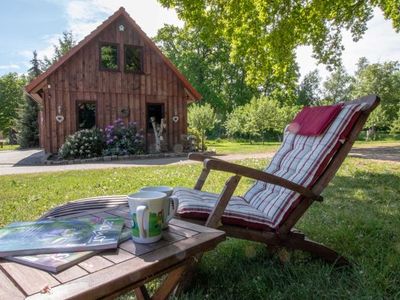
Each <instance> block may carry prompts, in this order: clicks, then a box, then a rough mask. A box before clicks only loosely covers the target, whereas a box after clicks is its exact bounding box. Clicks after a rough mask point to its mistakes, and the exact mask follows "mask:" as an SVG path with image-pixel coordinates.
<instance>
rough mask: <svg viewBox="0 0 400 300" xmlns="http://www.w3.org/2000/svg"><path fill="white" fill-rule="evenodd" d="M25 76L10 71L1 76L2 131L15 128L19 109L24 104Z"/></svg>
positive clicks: (0, 122)
mask: <svg viewBox="0 0 400 300" xmlns="http://www.w3.org/2000/svg"><path fill="white" fill-rule="evenodd" d="M25 84H26V79H25V77H24V76H18V74H17V73H8V74H5V75H3V76H1V77H0V131H2V132H6V131H11V130H13V127H14V125H15V122H16V119H17V118H18V109H19V108H20V107H21V105H22V104H23V90H22V89H23V87H24V85H25Z"/></svg>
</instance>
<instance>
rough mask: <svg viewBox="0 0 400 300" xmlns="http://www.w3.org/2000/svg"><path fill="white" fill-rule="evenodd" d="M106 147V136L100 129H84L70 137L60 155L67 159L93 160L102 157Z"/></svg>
mask: <svg viewBox="0 0 400 300" xmlns="http://www.w3.org/2000/svg"><path fill="white" fill-rule="evenodd" d="M104 146H105V142H104V135H103V132H102V131H101V130H100V129H97V128H95V129H83V130H80V131H77V132H75V133H74V134H72V135H70V136H68V137H67V139H66V141H65V143H64V145H62V146H61V148H60V150H59V151H58V153H59V155H60V157H62V158H66V159H71V158H91V157H96V156H101V155H102V152H103V149H104Z"/></svg>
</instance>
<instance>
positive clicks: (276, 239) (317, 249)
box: [182, 95, 380, 265]
mask: <svg viewBox="0 0 400 300" xmlns="http://www.w3.org/2000/svg"><path fill="white" fill-rule="evenodd" d="M379 102H380V99H379V97H377V96H376V95H370V96H365V97H362V98H360V99H358V100H354V101H351V102H347V103H346V104H345V105H349V104H355V103H365V104H366V105H365V107H364V108H363V109H362V111H361V114H360V116H359V117H358V119H357V121H356V122H355V124H354V125H353V127H352V129H351V131H350V133H349V136H348V138H347V139H346V141H345V142H344V143H343V144H342V145H341V146H340V148H339V149H338V151H337V152H336V153H335V155H334V156H333V157H332V159H331V161H330V162H329V164H328V166H327V167H326V169H325V170H324V172H323V173H322V175H321V176H320V177H319V179H318V180H317V182H316V183H315V184H314V185H313V187H312V188H311V189H307V188H305V187H303V186H301V185H298V184H296V183H294V182H291V181H289V180H286V179H284V178H280V177H278V176H275V175H273V174H268V173H266V172H263V171H259V170H256V169H252V168H248V167H245V166H241V165H237V164H233V163H229V162H226V161H223V160H220V159H216V158H210V157H209V156H204V155H202V154H199V153H191V154H189V159H191V160H196V161H200V162H203V170H202V172H201V174H200V176H199V178H198V180H197V182H196V185H195V187H194V189H196V190H201V189H202V187H203V185H204V183H205V181H206V179H207V176H208V174H209V173H210V171H211V170H218V171H225V172H229V173H233V174H234V175H233V176H232V177H230V178H229V179H228V180H227V181H226V183H225V186H224V188H223V190H222V192H221V194H220V196H219V198H218V200H217V203H216V205H215V207H214V209H213V210H212V212H211V213H210V215H209V217H208V219H207V220H206V221H205V222H204V221H199V220H194V219H189V218H182V219H184V220H186V221H190V222H194V223H200V224H205V225H206V226H209V227H213V228H219V229H222V230H224V231H225V232H226V234H227V236H231V237H235V238H240V239H246V240H251V241H257V242H261V243H265V244H267V245H270V246H272V247H274V248H276V247H278V248H279V247H285V248H290V249H299V250H303V251H306V252H310V253H311V254H312V255H314V256H317V257H320V258H323V259H325V260H326V261H328V262H330V263H334V264H336V265H347V264H349V262H348V260H347V259H346V258H344V257H342V256H341V255H340V254H338V253H337V252H336V251H334V250H332V249H330V248H328V247H326V246H324V245H322V244H319V243H317V242H314V241H312V240H309V239H307V238H306V236H305V235H304V234H303V233H301V232H299V231H298V230H296V229H294V226H295V224H296V223H297V222H298V220H299V219H300V218H301V217H302V216H303V214H304V213H305V212H306V210H307V209H308V208H309V207H310V205H311V204H312V203H313V202H314V201H322V200H323V199H322V196H321V195H320V194H321V192H322V191H323V190H324V188H325V187H326V186H327V185H328V183H329V182H330V181H331V180H332V178H333V177H334V176H335V174H336V172H337V170H338V169H339V167H340V166H341V164H342V163H343V161H344V159H345V158H346V156H347V154H348V153H349V152H350V149H351V147H352V145H353V144H354V142H355V140H356V138H357V136H358V134H359V133H360V131H361V130H362V128H363V126H364V124H365V122H366V121H367V119H368V116H369V115H370V113H371V112H372V111H373V110H374V109H375V108H376V107H377V106H378V104H379ZM241 177H248V178H252V179H255V180H259V181H263V182H266V183H270V184H275V185H278V186H281V187H284V188H287V189H290V190H292V191H295V192H297V193H299V194H301V195H302V196H303V197H302V200H301V202H300V204H299V205H298V206H297V207H296V208H295V209H294V210H293V211H292V212H291V213H290V215H289V217H288V218H287V219H286V220H285V221H284V222H283V223H282V224H281V225H280V226H279V228H278V229H277V230H274V229H270V230H255V229H250V228H244V227H239V226H231V225H223V224H222V223H221V217H222V215H223V213H224V210H225V208H226V206H227V205H228V202H229V200H230V199H231V197H232V195H233V193H234V191H235V189H236V187H237V185H238V184H239V181H240V179H241Z"/></svg>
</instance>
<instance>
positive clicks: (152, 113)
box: [147, 103, 165, 129]
mask: <svg viewBox="0 0 400 300" xmlns="http://www.w3.org/2000/svg"><path fill="white" fill-rule="evenodd" d="M151 117H155V118H156V123H157V124H160V123H161V119H163V118H164V117H165V116H164V104H162V103H148V104H147V129H153V125H152V124H151Z"/></svg>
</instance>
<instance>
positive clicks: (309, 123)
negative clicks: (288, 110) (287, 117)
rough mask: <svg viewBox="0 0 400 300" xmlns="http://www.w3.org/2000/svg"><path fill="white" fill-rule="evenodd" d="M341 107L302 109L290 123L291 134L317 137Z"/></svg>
mask: <svg viewBox="0 0 400 300" xmlns="http://www.w3.org/2000/svg"><path fill="white" fill-rule="evenodd" d="M342 107H343V105H342V104H338V105H329V106H314V107H308V106H306V107H304V108H303V109H302V110H301V111H300V112H299V113H298V114H297V116H296V117H295V118H294V119H293V121H292V122H291V123H290V125H289V128H288V130H289V131H290V132H292V133H296V134H300V135H306V136H317V135H321V134H323V133H324V131H325V130H326V129H327V128H328V126H329V125H330V124H331V123H332V122H333V120H335V118H336V117H337V115H338V114H339V113H340V111H341V110H342Z"/></svg>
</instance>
